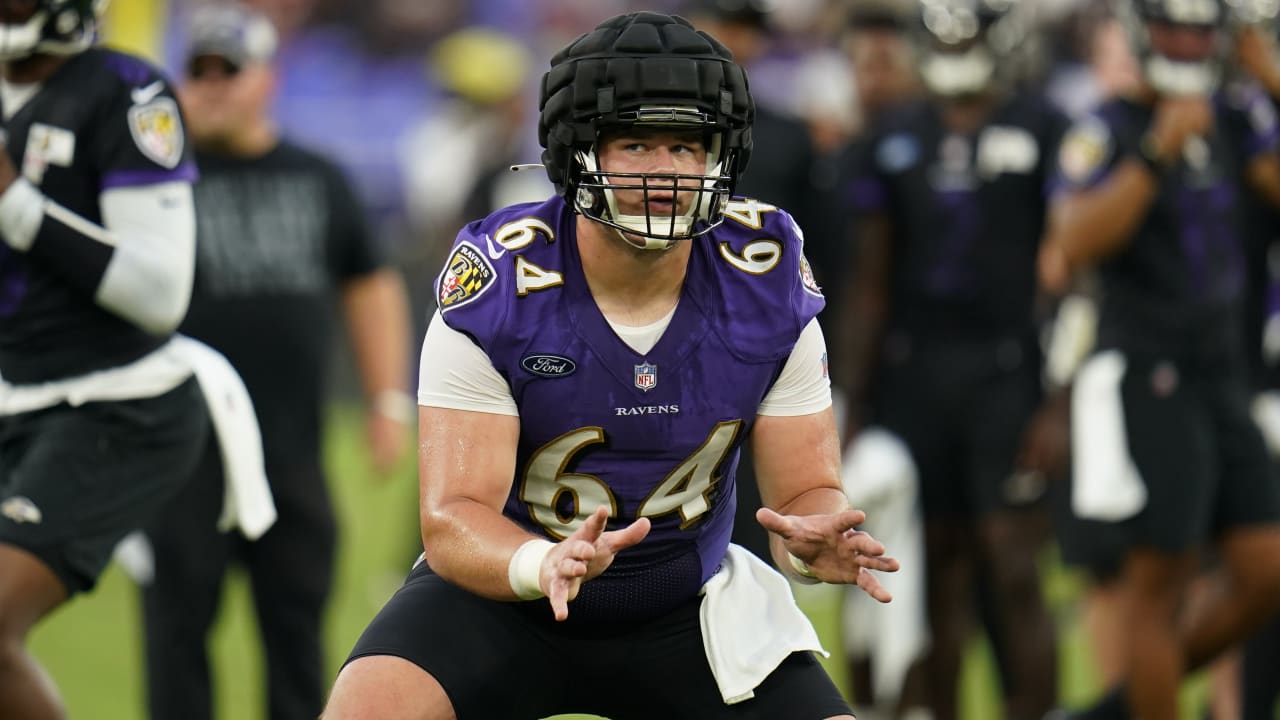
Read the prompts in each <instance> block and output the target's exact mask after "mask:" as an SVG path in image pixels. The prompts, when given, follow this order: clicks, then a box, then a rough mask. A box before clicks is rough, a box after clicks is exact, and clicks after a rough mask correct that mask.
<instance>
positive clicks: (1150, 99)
mask: <svg viewBox="0 0 1280 720" xmlns="http://www.w3.org/2000/svg"><path fill="white" fill-rule="evenodd" d="M1237 5H1238V3H1237ZM1120 9H1121V11H1122V17H1123V18H1124V20H1125V22H1126V24H1127V26H1128V29H1129V34H1130V40H1131V42H1132V43H1133V44H1134V47H1135V48H1136V49H1137V50H1138V55H1139V62H1140V66H1141V70H1142V83H1141V86H1140V87H1139V89H1138V90H1136V91H1135V92H1134V93H1133V94H1131V95H1130V96H1127V97H1122V98H1120V99H1117V100H1114V101H1111V102H1108V103H1106V104H1104V105H1103V106H1102V107H1100V108H1099V109H1098V110H1097V111H1096V112H1095V113H1094V114H1093V115H1092V117H1090V118H1088V119H1086V120H1083V121H1081V122H1080V123H1079V124H1078V125H1077V126H1076V127H1075V128H1073V129H1072V130H1071V131H1070V133H1069V135H1068V136H1067V138H1066V139H1065V140H1064V142H1063V146H1062V151H1061V154H1060V157H1059V169H1058V172H1057V178H1058V179H1057V183H1058V184H1059V185H1060V188H1059V190H1058V192H1056V193H1055V197H1054V200H1053V209H1052V212H1051V222H1050V231H1049V233H1048V235H1047V236H1046V241H1045V244H1044V247H1043V248H1042V253H1041V257H1040V277H1041V281H1042V283H1043V284H1044V285H1045V286H1046V287H1047V288H1049V289H1051V290H1060V289H1062V288H1063V287H1064V286H1065V285H1066V283H1067V282H1068V280H1069V278H1070V276H1071V274H1072V273H1073V272H1075V271H1077V270H1080V269H1083V268H1095V267H1096V269H1097V275H1098V278H1099V280H1100V284H1101V290H1102V304H1101V308H1100V315H1099V327H1098V340H1097V346H1096V350H1095V352H1094V354H1093V355H1092V356H1091V357H1090V358H1089V359H1088V360H1087V361H1086V362H1085V364H1084V365H1083V366H1082V368H1081V369H1080V371H1079V373H1078V374H1077V376H1076V381H1075V386H1074V390H1073V393H1074V394H1073V401H1072V409H1073V413H1074V415H1073V420H1072V425H1073V456H1074V463H1073V467H1074V478H1073V481H1074V482H1073V487H1072V498H1071V505H1072V510H1073V512H1074V514H1075V515H1076V516H1078V517H1081V518H1086V519H1090V520H1094V521H1099V522H1103V523H1106V524H1107V526H1108V528H1109V529H1112V530H1115V531H1118V532H1119V533H1120V535H1121V536H1122V538H1123V542H1124V543H1125V551H1124V553H1123V558H1122V560H1121V564H1120V566H1119V567H1120V570H1119V572H1120V581H1119V582H1120V588H1121V590H1120V592H1121V593H1122V595H1123V597H1124V603H1123V604H1124V607H1125V608H1126V615H1125V617H1124V622H1123V624H1122V626H1123V628H1124V632H1125V634H1126V637H1125V638H1124V641H1125V645H1126V646H1127V648H1128V649H1129V658H1128V666H1129V681H1128V683H1127V687H1126V688H1125V689H1124V690H1123V691H1117V692H1114V693H1112V694H1111V695H1109V696H1108V698H1107V699H1106V700H1105V701H1104V702H1103V703H1102V704H1101V705H1100V706H1099V707H1096V708H1093V709H1091V710H1090V711H1089V713H1088V714H1086V715H1085V717H1096V718H1104V717H1116V718H1119V717H1128V716H1129V710H1131V711H1132V715H1133V716H1137V717H1144V718H1165V717H1176V716H1177V689H1178V687H1179V684H1180V682H1181V679H1182V676H1183V673H1184V672H1187V671H1189V670H1191V669H1194V668H1196V667H1199V666H1201V665H1203V664H1204V663H1206V662H1207V661H1209V660H1210V659H1212V658H1213V657H1214V656H1216V655H1217V654H1219V653H1220V652H1221V651H1222V650H1223V649H1225V648H1227V647H1229V646H1230V645H1232V644H1233V643H1235V642H1238V641H1239V640H1241V639H1242V638H1243V637H1244V636H1245V635H1246V634H1247V633H1248V632H1249V631H1250V630H1251V629H1252V628H1254V627H1256V626H1257V625H1258V624H1260V623H1261V622H1263V621H1264V620H1265V618H1266V617H1267V616H1268V615H1269V613H1271V612H1273V611H1274V608H1275V607H1276V605H1277V603H1278V602H1280V522H1278V521H1280V488H1278V487H1277V483H1276V479H1275V477H1274V475H1273V474H1272V472H1271V468H1270V466H1269V463H1268V458H1267V457H1266V451H1265V448H1264V446H1263V442H1262V439H1261V436H1260V435H1259V433H1258V430H1257V428H1256V427H1255V426H1254V424H1253V422H1252V421H1251V419H1250V417H1249V410H1248V389H1247V382H1246V380H1247V376H1246V370H1245V367H1246V364H1247V363H1246V360H1245V358H1244V357H1243V354H1242V353H1241V348H1242V347H1243V344H1242V342H1241V335H1240V325H1241V323H1240V318H1241V316H1242V313H1241V308H1240V302H1241V297H1242V289H1243V286H1244V275H1245V248H1244V238H1245V237H1246V234H1247V229H1246V227H1245V224H1246V222H1247V217H1246V214H1245V208H1246V206H1245V202H1244V201H1245V200H1246V199H1247V197H1248V196H1249V195H1251V194H1252V195H1256V196H1257V197H1258V198H1259V199H1262V200H1264V201H1266V202H1269V203H1270V204H1272V205H1278V206H1280V160H1278V159H1277V156H1276V151H1277V147H1278V145H1280V130H1278V129H1277V123H1276V114H1275V104H1274V103H1275V98H1276V97H1280V82H1274V80H1273V78H1276V77H1280V73H1277V68H1276V67H1275V65H1274V63H1275V60H1274V58H1273V56H1272V55H1270V54H1267V53H1257V52H1253V51H1252V50H1251V49H1250V48H1251V46H1252V45H1253V44H1254V43H1255V42H1256V40H1257V38H1256V36H1255V35H1254V33H1255V32H1256V31H1255V30H1253V29H1246V30H1243V31H1242V32H1241V33H1239V35H1238V42H1233V41H1236V40H1237V38H1236V37H1233V35H1232V33H1230V32H1229V31H1228V24H1227V8H1226V6H1225V4H1224V3H1222V2H1220V0H1178V1H1177V2H1174V1H1172V0H1131V1H1130V2H1126V3H1124V4H1122V5H1121V6H1120ZM1233 46H1236V47H1233ZM1233 50H1234V51H1236V52H1239V54H1240V57H1241V59H1242V60H1243V61H1244V62H1243V63H1242V65H1243V66H1244V69H1245V70H1247V71H1248V73H1249V74H1251V75H1253V76H1254V77H1255V78H1257V79H1258V80H1259V81H1260V83H1259V84H1261V85H1262V86H1263V87H1265V88H1266V89H1267V91H1269V92H1270V93H1271V95H1272V97H1271V98H1268V97H1266V95H1265V94H1263V93H1260V92H1256V91H1253V92H1250V91H1247V90H1244V89H1241V88H1240V87H1237V86H1235V85H1232V86H1227V87H1223V88H1221V89H1220V88H1219V85H1220V80H1221V76H1222V67H1223V65H1224V64H1225V63H1226V62H1228V61H1229V59H1230V57H1231V53H1232V51H1233ZM1241 51H1242V52H1241ZM1211 541H1213V542H1215V543H1216V546H1217V550H1218V553H1219V556H1220V558H1221V560H1222V568H1223V575H1224V577H1223V580H1224V583H1225V584H1224V585H1223V587H1225V588H1229V591H1228V592H1224V593H1221V594H1219V595H1215V596H1213V597H1211V598H1210V599H1209V600H1207V601H1206V602H1203V603H1195V604H1193V605H1191V606H1188V604H1187V603H1186V602H1185V600H1186V596H1187V589H1188V585H1189V583H1190V582H1191V580H1192V579H1193V578H1194V577H1195V576H1196V575H1197V573H1198V570H1199V563H1198V559H1199V554H1200V552H1201V551H1202V550H1204V549H1205V546H1206V545H1207V544H1208V543H1209V542H1211ZM1188 610H1189V611H1190V614H1188ZM1126 706H1127V707H1128V708H1129V710H1126Z"/></svg>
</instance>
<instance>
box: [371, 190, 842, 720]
mask: <svg viewBox="0 0 1280 720" xmlns="http://www.w3.org/2000/svg"><path fill="white" fill-rule="evenodd" d="M727 215H728V218H727V219H726V220H725V222H724V224H723V225H721V226H720V227H719V228H717V229H716V230H714V231H713V232H712V233H711V234H709V235H707V236H704V237H701V238H697V239H694V240H691V241H689V242H692V243H693V252H692V254H691V257H690V260H689V266H688V274H687V276H686V278H685V283H684V290H683V295H682V296H681V299H680V302H679V304H678V306H677V308H676V310H675V314H674V316H673V317H672V319H671V324H670V326H669V327H668V328H667V329H666V331H665V332H664V333H663V335H662V337H661V339H660V340H659V341H658V343H657V344H656V345H655V346H654V347H653V349H652V350H651V351H650V352H648V353H645V354H638V353H636V352H634V351H633V350H632V349H631V348H630V347H629V346H628V345H626V344H625V343H624V342H623V341H622V340H621V339H619V338H618V336H617V335H616V334H615V333H614V332H613V330H612V329H611V328H610V326H609V324H608V322H607V321H606V320H605V318H604V316H603V315H602V314H601V312H600V310H599V309H598V307H597V305H596V303H595V301H594V299H593V298H592V296H591V293H590V291H589V289H588V287H587V284H586V281H585V279H584V276H583V270H582V266H581V261H580V258H579V255H578V247H577V239H576V232H575V227H576V222H577V221H578V217H577V216H576V215H574V214H573V212H572V211H571V210H570V209H569V208H568V207H567V206H566V205H565V203H564V201H563V200H562V199H560V198H559V197H557V198H554V199H551V200H548V201H546V202H544V203H541V204H528V205H518V206H513V207H510V208H506V209H504V210H501V211H499V212H497V213H494V214H493V215H490V216H489V217H488V218H486V219H484V220H481V221H478V222H475V223H471V224H470V225H468V226H467V227H466V228H465V229H464V230H463V231H462V232H461V233H460V234H459V236H458V238H457V241H456V243H455V244H454V247H453V250H452V252H451V254H450V256H449V260H448V261H447V262H446V264H445V268H444V270H443V271H442V273H441V275H440V278H439V280H438V281H437V298H438V301H439V306H440V311H441V314H442V317H443V319H444V321H445V323H447V324H448V325H449V326H450V327H452V328H454V329H456V330H458V331H461V332H463V333H466V334H467V335H469V336H470V337H471V338H472V339H474V341H475V342H476V343H477V344H478V345H479V346H480V348H482V349H483V350H484V351H485V353H486V354H487V355H488V356H489V358H490V359H491V360H492V362H493V364H494V366H495V367H496V368H497V370H498V372H499V373H500V374H501V375H502V376H503V377H504V378H505V379H506V380H507V382H508V383H509V385H510V387H511V393H512V396H513V397H514V399H515V402H516V405H517V408H518V410H519V413H520V441H519V448H518V451H517V461H516V468H517V470H516V472H517V475H516V477H514V478H512V486H511V492H510V495H509V496H508V499H507V502H506V506H505V508H504V514H505V515H506V516H507V517H509V518H511V519H512V520H513V521H515V522H517V523H519V524H520V525H521V526H522V527H524V528H526V529H528V530H529V531H530V532H533V533H536V534H538V535H541V536H543V537H546V538H549V539H552V540H557V539H560V538H564V537H567V536H568V535H570V534H571V533H572V532H573V531H574V530H575V529H576V528H577V527H578V526H579V525H580V524H581V523H582V522H583V521H584V519H585V517H586V516H587V515H589V514H590V513H591V512H593V511H594V510H595V509H596V508H597V507H599V506H601V505H604V506H606V507H609V508H610V512H611V515H610V519H609V528H610V529H616V528H620V527H624V526H625V525H627V524H629V523H631V522H633V521H634V520H635V519H637V518H639V517H648V518H649V519H650V521H651V522H652V529H651V531H650V533H649V535H648V536H647V537H646V538H645V539H644V540H643V541H642V542H640V543H639V544H638V545H636V546H634V547H632V548H629V549H627V550H625V551H623V552H622V553H620V554H619V555H618V556H617V558H616V559H615V560H614V562H613V564H612V565H611V566H610V568H609V569H608V570H607V571H606V572H605V573H604V574H602V575H601V576H599V577H597V578H595V579H594V580H592V581H590V582H588V583H585V584H584V585H583V586H582V589H581V592H580V594H579V596H578V598H577V599H576V600H574V601H573V602H572V603H570V605H569V619H568V621H567V622H565V623H555V622H554V621H553V620H552V612H551V609H550V606H549V603H548V602H547V600H545V599H540V600H534V601H529V602H519V603H517V602H495V601H490V600H486V599H484V598H480V597H478V596H475V595H472V594H470V593H467V592H465V591H462V590H460V589H458V588H456V587H455V586H453V585H451V584H449V583H447V582H444V581H443V580H441V579H440V578H438V577H437V576H435V575H433V574H432V573H431V571H430V569H429V568H428V567H427V565H426V564H425V563H423V564H421V565H419V567H418V568H416V569H415V570H414V572H413V573H411V575H410V577H409V580H408V582H406V584H405V586H404V587H403V588H402V589H401V590H400V592H399V593H397V595H396V596H395V597H394V598H392V600H391V601H390V602H389V603H388V605H387V606H386V607H385V608H384V609H383V611H382V612H381V613H380V614H379V616H378V617H377V618H376V619H375V620H374V621H373V623H372V624H371V625H370V626H369V628H368V630H366V632H365V634H364V636H363V637H362V638H361V639H360V641H359V642H358V643H357V644H356V647H355V649H354V650H353V652H352V655H351V657H352V659H355V658H358V657H362V656H366V655H394V656H398V657H403V658H406V659H408V660H410V661H412V662H414V663H416V664H418V665H419V666H421V667H422V668H424V669H426V670H427V671H428V672H430V673H431V674H432V675H433V676H434V677H436V679H437V680H439V681H440V683H441V684H442V685H443V686H444V688H445V690H446V692H448V694H449V697H450V700H451V701H452V703H453V706H454V709H455V711H456V712H457V714H458V717H460V718H464V719H465V718H472V717H474V718H488V717H512V718H516V717H543V716H545V715H550V714H556V713H563V712H592V713H596V714H603V715H605V716H607V717H611V718H630V717H635V718H651V717H689V718H711V717H735V718H736V717H744V718H745V717H750V718H776V717H795V718H824V717H829V716H832V715H840V714H846V713H848V712H849V710H848V706H847V705H846V704H845V703H844V701H843V700H842V699H841V698H840V695H839V693H838V692H837V691H836V690H835V688H834V686H832V685H831V683H830V680H829V679H828V678H827V677H826V675H825V673H824V672H823V671H822V670H821V667H820V666H818V665H817V664H816V661H814V659H813V658H812V657H811V656H810V655H808V654H797V655H792V656H791V657H790V658H789V659H788V660H786V661H784V663H783V664H782V665H781V666H780V667H779V668H778V669H777V670H776V671H775V672H774V674H773V675H771V676H770V677H769V678H768V679H767V680H766V681H765V683H764V684H763V685H761V686H760V687H759V688H757V691H756V697H755V698H754V699H752V700H750V701H747V702H744V703H741V704H738V705H732V706H726V705H725V704H724V702H723V700H722V699H721V698H720V695H719V692H718V690H717V689H716V684H715V679H714V678H713V677H712V675H711V673H710V669H709V667H708V665H707V660H706V657H705V655H704V651H703V647H702V638H701V631H700V629H699V620H698V606H699V595H698V593H699V590H700V588H701V587H702V584H703V583H704V582H705V581H706V580H707V578H709V577H710V576H711V574H712V573H714V572H715V570H716V568H717V566H718V564H719V563H720V560H721V558H722V557H723V555H724V552H725V549H726V547H727V546H728V543H729V535H730V532H731V530H732V524H733V516H734V508H735V492H734V469H735V467H736V466H737V462H738V454H739V449H740V447H741V445H742V443H743V440H744V438H746V436H747V435H748V434H749V433H750V432H751V429H752V427H753V425H754V422H755V419H756V413H757V410H758V408H759V406H760V403H761V401H762V400H763V399H764V397H765V395H766V394H767V392H768V390H769V388H770V386H771V385H772V384H773V382H774V381H775V380H776V379H777V377H778V375H779V374H780V373H781V371H782V368H783V366H784V365H785V363H786V361H787V359H788V357H789V356H790V354H791V351H792V349H793V347H794V345H795V343H796V341H797V339H798V338H799V336H800V333H801V330H802V329H803V328H804V327H805V326H806V325H807V324H808V323H809V322H810V320H812V319H813V318H814V317H815V316H816V315H817V313H818V311H819V310H821V309H822V306H823V299H822V295H821V293H820V291H819V290H818V289H817V286H816V284H815V283H814V282H813V279H812V275H811V273H810V272H809V268H808V263H807V261H805V259H804V256H803V253H802V240H801V237H800V235H799V233H798V232H797V230H796V226H795V223H794V222H793V221H792V220H791V217H790V216H789V215H788V214H787V213H785V212H783V211H781V210H777V209H775V208H773V207H772V206H768V205H763V204H761V203H757V202H755V201H752V200H738V201H734V202H733V203H731V204H730V206H729V211H728V213H727ZM619 242H621V241H619ZM430 351H431V348H430V347H427V348H424V352H430ZM495 682H501V683H502V684H503V687H504V691H503V692H501V693H495V692H493V691H492V688H493V687H494V683H495Z"/></svg>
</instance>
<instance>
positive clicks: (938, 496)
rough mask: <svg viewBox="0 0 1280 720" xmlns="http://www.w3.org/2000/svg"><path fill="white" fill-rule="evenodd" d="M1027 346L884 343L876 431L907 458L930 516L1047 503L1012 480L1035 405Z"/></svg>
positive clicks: (1028, 481) (895, 339)
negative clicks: (892, 438)
mask: <svg viewBox="0 0 1280 720" xmlns="http://www.w3.org/2000/svg"><path fill="white" fill-rule="evenodd" d="M1035 353H1036V351H1035V346H1034V345H1033V344H1029V343H1025V342H1022V343H1020V342H1018V341H1016V340H1013V339H1009V340H1005V341H1002V342H1000V341H963V342H962V341H955V340H946V341H939V340H933V341H930V342H928V343H927V344H926V343H922V342H921V341H920V340H919V339H912V338H910V337H908V336H907V335H905V334H894V335H891V336H890V338H889V340H888V341H887V342H886V358H885V359H884V360H883V362H882V365H881V367H880V370H879V373H878V374H877V376H876V389H875V397H874V401H873V403H874V417H875V423H876V424H878V425H881V426H883V427H884V428H885V429H886V430H888V431H890V432H891V433H893V434H894V435H896V436H898V437H899V438H900V439H901V440H902V441H903V442H904V443H905V444H906V446H907V448H908V449H909V450H910V451H911V458H912V460H913V461H914V462H915V464H916V471H917V473H918V475H919V478H920V502H921V506H922V508H923V509H924V512H925V515H926V516H928V517H945V516H954V515H964V516H973V515H978V516H982V515H986V514H989V513H991V512H994V511H997V510H1017V509H1024V508H1029V507H1034V508H1041V507H1043V506H1044V505H1045V503H1046V501H1045V498H1046V489H1047V485H1046V484H1045V483H1044V482H1043V480H1042V479H1041V480H1039V481H1038V482H1037V481H1035V479H1033V478H1027V477H1022V476H1020V475H1018V474H1016V473H1015V472H1014V469H1015V468H1014V463H1015V460H1016V458H1017V454H1018V450H1019V448H1020V447H1021V443H1022V437H1023V433H1024V432H1025V430H1026V426H1027V422H1028V420H1029V419H1030V418H1031V415H1032V414H1033V413H1034V412H1035V410H1036V408H1037V407H1038V406H1039V404H1040V400H1041V397H1042V393H1041V389H1040V375H1039V369H1038V368H1039V364H1038V360H1037V357H1038V356H1037V355H1036V354H1035Z"/></svg>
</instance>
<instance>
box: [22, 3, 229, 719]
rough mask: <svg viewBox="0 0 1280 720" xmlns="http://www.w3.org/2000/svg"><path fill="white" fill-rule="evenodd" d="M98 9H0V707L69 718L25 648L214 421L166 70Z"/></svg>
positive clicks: (185, 467) (172, 480) (185, 469)
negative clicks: (120, 46)
mask: <svg viewBox="0 0 1280 720" xmlns="http://www.w3.org/2000/svg"><path fill="white" fill-rule="evenodd" d="M98 5H99V3H95V2H92V1H91V0H33V1H31V2H21V3H4V4H3V5H0V111H2V112H3V133H4V134H3V137H4V146H5V147H4V150H5V151H4V152H3V153H0V240H2V242H0V375H3V377H4V379H3V380H2V381H0V698H3V700H0V718H5V720H10V719H13V720H19V719H20V720H52V719H54V718H61V717H63V716H64V711H63V708H62V705H61V701H60V699H59V698H58V695H57V692H56V690H55V689H54V687H53V684H52V682H51V680H50V679H49V678H48V676H46V675H45V674H44V672H43V670H42V669H41V668H40V667H39V666H38V665H37V664H36V663H35V661H34V660H33V659H32V658H31V656H30V655H28V653H27V651H26V648H25V642H26V640H27V635H28V632H29V631H30V630H31V629H32V627H33V626H34V625H36V623H38V622H39V621H40V620H42V619H43V618H44V617H46V616H47V615H48V614H49V613H50V612H52V611H53V610H54V609H55V608H57V607H58V606H60V605H62V604H63V603H64V602H65V601H66V600H68V599H69V598H70V597H71V596H72V595H75V594H77V593H82V592H86V591H88V590H90V589H91V588H93V587H94V585H95V583H96V582H97V579H98V577H99V575H100V573H101V572H102V571H103V569H104V568H105V566H106V564H107V561H108V560H109V558H110V556H111V552H112V549H113V547H114V546H115V544H116V542H117V541H119V540H120V539H121V538H122V537H123V536H124V535H125V534H126V533H127V532H129V531H131V530H133V529H136V528H137V527H138V526H140V525H142V524H143V523H144V522H146V521H147V520H149V519H150V518H151V517H152V516H153V515H154V514H155V513H156V512H157V511H158V510H159V509H160V508H161V506H162V505H163V504H164V503H165V501H167V500H168V499H170V498H171V497H172V496H173V495H174V493H176V492H177V491H178V490H179V489H180V488H181V487H182V485H183V483H185V482H186V480H187V478H188V476H189V474H190V470H191V468H192V467H194V465H195V463H196V460H197V458H198V457H199V453H200V450H201V449H202V448H203V446H204V443H205V439H206V437H207V433H208V430H209V420H208V415H207V414H206V410H205V406H204V402H203V401H202V399H201V397H200V392H199V388H198V386H197V384H196V381H195V380H194V379H193V378H192V377H191V376H192V367H191V365H190V363H189V362H188V361H187V360H185V359H184V358H183V356H182V355H181V354H180V350H178V347H177V345H178V344H177V342H176V341H174V339H173V331H174V328H176V327H177V326H178V323H179V322H180V321H181V320H182V317H183V315H184V314H185V313H186V310H187V303H188V300H189V299H190V293H191V278H192V268H193V266H194V261H195V250H194V242H195V222H194V212H193V209H192V198H191V182H192V181H193V180H194V179H195V177H196V169H195V165H194V163H193V162H192V160H191V153H190V150H189V149H188V146H187V144H186V131H185V129H184V128H183V121H182V115H181V113H180V112H179V109H178V105H177V103H176V102H175V100H174V98H173V95H172V93H171V91H170V87H169V83H168V82H167V80H166V79H165V78H164V76H163V75H161V74H160V73H159V72H158V71H157V70H156V68H154V67H152V66H151V65H150V64H149V63H147V62H145V61H143V60H141V59H139V58H136V57H133V56H131V55H126V54H122V53H118V52H114V51H110V50H104V49H99V48H95V47H93V44H94V41H95V39H96V27H97V16H96V10H97V7H98Z"/></svg>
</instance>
